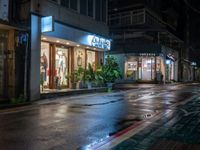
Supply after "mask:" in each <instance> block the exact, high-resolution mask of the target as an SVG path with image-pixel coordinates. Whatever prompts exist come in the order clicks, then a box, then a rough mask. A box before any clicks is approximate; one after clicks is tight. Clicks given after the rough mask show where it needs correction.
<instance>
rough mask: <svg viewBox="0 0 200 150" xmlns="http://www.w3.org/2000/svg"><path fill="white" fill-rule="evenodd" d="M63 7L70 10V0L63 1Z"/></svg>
mask: <svg viewBox="0 0 200 150" xmlns="http://www.w3.org/2000/svg"><path fill="white" fill-rule="evenodd" d="M61 5H62V6H64V7H67V8H69V0H61Z"/></svg>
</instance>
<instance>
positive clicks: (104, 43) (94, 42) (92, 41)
mask: <svg viewBox="0 0 200 150" xmlns="http://www.w3.org/2000/svg"><path fill="white" fill-rule="evenodd" d="M88 43H89V45H90V46H94V47H97V48H101V49H105V50H110V47H111V40H109V39H105V38H101V37H98V36H94V35H89V36H88Z"/></svg>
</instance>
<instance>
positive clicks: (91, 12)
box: [88, 0, 93, 17]
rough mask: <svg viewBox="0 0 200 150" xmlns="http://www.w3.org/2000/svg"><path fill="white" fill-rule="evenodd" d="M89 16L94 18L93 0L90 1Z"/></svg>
mask: <svg viewBox="0 0 200 150" xmlns="http://www.w3.org/2000/svg"><path fill="white" fill-rule="evenodd" d="M88 16H90V17H93V0H88Z"/></svg>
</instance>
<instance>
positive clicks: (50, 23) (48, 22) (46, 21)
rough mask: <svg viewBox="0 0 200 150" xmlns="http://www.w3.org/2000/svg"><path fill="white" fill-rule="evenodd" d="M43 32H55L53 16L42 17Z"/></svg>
mask: <svg viewBox="0 0 200 150" xmlns="http://www.w3.org/2000/svg"><path fill="white" fill-rule="evenodd" d="M41 31H42V33H43V32H52V31H54V20H53V16H47V17H42V19H41Z"/></svg>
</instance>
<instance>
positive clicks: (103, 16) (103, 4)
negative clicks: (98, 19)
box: [102, 0, 107, 22]
mask: <svg viewBox="0 0 200 150" xmlns="http://www.w3.org/2000/svg"><path fill="white" fill-rule="evenodd" d="M106 4H107V3H106V0H103V1H102V21H103V22H106V18H107V10H106V9H107V6H106Z"/></svg>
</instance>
